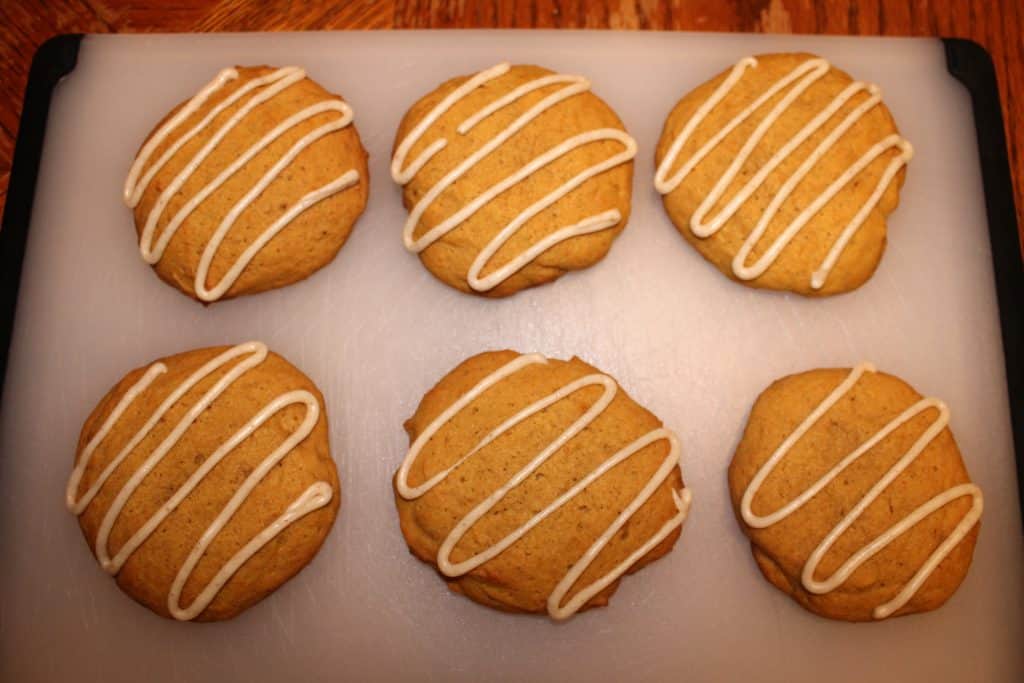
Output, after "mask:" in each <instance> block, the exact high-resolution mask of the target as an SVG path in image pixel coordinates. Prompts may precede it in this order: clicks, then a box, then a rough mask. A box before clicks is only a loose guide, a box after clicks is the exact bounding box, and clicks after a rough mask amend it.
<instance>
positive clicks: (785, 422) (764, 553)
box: [729, 363, 983, 621]
mask: <svg viewBox="0 0 1024 683" xmlns="http://www.w3.org/2000/svg"><path fill="white" fill-rule="evenodd" d="M948 420H949V411H948V409H947V407H946V406H945V404H943V403H942V402H941V401H939V400H937V399H932V398H929V399H923V398H922V397H921V395H920V394H918V393H917V392H916V391H915V390H914V389H913V388H911V387H910V386H909V385H908V384H907V383H906V382H904V381H903V380H901V379H899V378H897V377H893V376H892V375H887V374H885V373H882V372H877V371H875V369H874V368H873V367H872V366H871V365H870V364H867V363H863V364H861V365H858V366H857V367H855V368H853V369H852V370H850V369H829V370H811V371H809V372H804V373H801V374H798V375H791V376H789V377H784V378H782V379H780V380H777V381H776V382H774V383H773V384H772V385H771V386H770V387H768V388H767V389H766V390H765V391H764V392H763V393H762V394H761V395H760V396H759V397H758V399H757V401H756V402H755V403H754V407H753V409H752V410H751V412H750V418H749V420H748V422H747V426H746V429H745V431H744V433H743V438H742V440H741V441H740V444H739V446H738V447H737V449H736V454H735V456H734V457H733V460H732V463H731V464H730V465H729V493H730V496H731V498H732V503H733V506H734V508H735V510H736V516H737V519H738V520H739V522H740V526H741V527H742V529H743V532H744V533H745V534H746V535H747V536H748V537H749V538H750V544H751V548H752V550H753V553H754V559H755V560H756V562H757V565H758V567H759V568H760V569H761V572H762V573H763V574H764V576H765V578H767V579H768V580H769V581H770V582H771V583H772V584H774V585H775V586H776V587H777V588H778V589H779V590H781V591H783V592H785V593H787V594H788V595H790V596H791V597H792V598H793V599H795V600H796V601H797V602H798V603H799V604H801V605H802V606H804V607H805V608H807V609H808V610H810V611H812V612H814V613H816V614H820V615H821V616H825V617H829V618H832V619H844V620H847V621H869V620H872V619H883V618H886V617H888V616H892V615H896V616H900V615H905V614H913V613H915V612H925V611H928V610H933V609H936V608H938V607H940V606H941V605H942V604H943V603H945V602H946V600H947V599H948V598H949V597H950V596H951V595H952V594H953V593H954V592H955V591H956V589H957V588H958V587H959V586H960V583H961V582H962V581H963V579H964V577H965V576H966V574H967V570H968V567H969V566H970V564H971V558H972V556H973V553H974V545H975V541H976V540H977V536H978V528H979V524H978V521H979V519H980V517H981V512H982V509H983V499H982V494H981V490H980V489H979V488H978V487H977V486H975V485H974V484H972V483H971V480H970V477H969V476H968V474H967V469H966V468H965V466H964V463H963V460H962V459H961V457H960V451H959V449H958V448H957V445H956V441H955V440H954V439H953V434H952V433H951V432H950V430H949V428H948V426H947V424H948Z"/></svg>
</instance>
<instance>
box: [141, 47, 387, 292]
mask: <svg viewBox="0 0 1024 683" xmlns="http://www.w3.org/2000/svg"><path fill="white" fill-rule="evenodd" d="M366 159H367V155H366V151H365V150H364V149H363V146H362V143H361V142H360V141H359V133H358V132H357V131H356V129H355V126H354V125H352V110H351V108H350V107H349V106H348V104H346V103H345V102H344V101H343V100H342V99H341V98H340V97H338V96H337V95H332V94H331V93H329V92H327V91H326V90H324V89H323V88H322V87H321V86H320V85H318V84H317V83H315V82H314V81H312V80H310V79H309V78H307V77H306V74H305V71H303V70H302V69H300V68H298V67H285V68H281V69H276V68H273V67H268V66H258V67H241V66H239V67H235V68H229V69H224V70H223V71H221V72H220V73H219V74H217V76H216V78H214V80H213V81H211V82H210V83H209V84H207V85H206V86H205V87H204V88H203V89H202V90H201V91H200V92H199V93H197V94H196V95H195V96H193V97H192V98H191V99H189V100H187V101H185V102H182V103H181V104H179V105H178V106H177V107H175V108H174V109H173V110H172V111H171V112H170V113H169V114H168V115H167V116H166V117H165V118H164V119H163V120H162V121H161V122H160V123H159V124H157V126H156V127H155V128H154V129H153V131H152V132H151V133H150V134H149V136H148V137H147V139H146V141H145V142H144V143H143V145H142V147H141V148H140V149H139V152H138V154H137V156H136V158H135V161H134V163H133V164H132V167H131V170H130V171H129V175H128V179H127V180H126V181H125V188H124V200H125V203H126V204H127V205H128V206H129V207H131V208H132V209H133V210H134V217H135V227H136V231H137V233H138V236H139V248H140V252H141V253H142V257H143V259H144V260H145V261H146V262H147V263H150V264H151V265H152V266H153V268H154V270H156V273H157V275H159V276H160V278H161V279H162V280H164V281H165V282H167V283H168V284H170V285H173V286H174V287H177V288H178V289H180V290H181V291H182V292H184V293H185V294H187V295H188V296H190V297H192V298H193V299H196V300H198V301H202V302H204V303H208V302H212V301H216V300H218V299H228V298H232V297H236V296H241V295H243V294H253V293H256V292H262V291H264V290H268V289H274V288H276V287H283V286H285V285H289V284H292V283H294V282H298V281H299V280H303V279H305V278H307V277H309V276H310V275H311V274H312V273H314V272H315V271H317V270H319V269H320V268H322V267H323V266H325V265H327V264H328V263H329V262H330V261H331V260H332V259H333V258H334V256H335V254H337V253H338V250H339V249H341V246H342V245H343V244H344V243H345V240H346V239H347V238H348V235H349V233H350V232H351V230H352V226H353V225H354V224H355V222H356V219H357V218H359V215H360V214H361V213H362V212H363V209H364V208H365V207H366V199H367V194H368V192H369V174H368V171H367V165H366Z"/></svg>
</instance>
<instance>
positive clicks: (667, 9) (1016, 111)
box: [0, 0, 1024, 242]
mask: <svg viewBox="0 0 1024 683" xmlns="http://www.w3.org/2000/svg"><path fill="white" fill-rule="evenodd" d="M406 28H594V29H607V28H610V29H640V30H685V31H749V32H772V33H831V34H852V35H886V36H943V37H957V38H969V39H971V40H974V41H976V42H978V43H980V44H981V45H983V46H984V47H985V48H986V49H987V50H988V51H989V53H990V54H991V55H992V59H993V61H994V62H995V66H996V75H997V78H998V80H999V90H1000V95H1001V97H1002V103H1003V119H1004V121H1005V125H1006V128H1007V138H1008V140H1009V147H1010V150H1009V151H1010V164H1011V167H1012V170H1013V176H1014V180H1015V182H1014V191H1015V195H1016V202H1017V215H1018V223H1019V225H1020V229H1021V236H1022V242H1024V188H1022V183H1021V179H1022V178H1024V126H1021V125H1017V123H1018V122H1020V121H1021V120H1022V119H1024V37H1022V36H1024V0H671V1H670V2H657V1H656V0H493V1H491V2H473V1H472V0H454V1H450V2H440V1H438V0H384V1H382V2H368V1H364V0H353V1H350V2H345V1H344V0H342V1H341V2H338V1H335V2H329V1H325V0H307V1H305V2H303V1H302V0H292V1H287V0H271V1H264V2H259V1H246V0H219V2H210V1H203V0H175V1H173V2H169V1H167V0H163V1H161V0H133V1H130V2H119V1H118V0H44V1H39V2H28V1H26V0H0V69H2V71H0V73H2V74H3V78H2V80H0V95H2V96H3V98H4V101H5V102H6V103H7V104H6V106H5V107H3V109H2V110H0V205H2V204H3V203H4V201H5V200H6V196H7V180H8V176H9V174H10V168H11V154H12V152H13V146H14V140H15V137H16V135H17V131H18V117H19V116H20V114H21V99H22V94H23V92H24V89H25V82H26V80H27V78H28V70H29V65H30V63H31V60H32V55H33V54H34V53H35V50H36V48H37V47H39V45H40V44H42V43H43V41H45V40H46V39H47V38H50V37H51V36H54V35H58V34H60V33H111V32H155V31H161V32H168V31H170V32H195V31H272V30H307V29H308V30H326V29H406Z"/></svg>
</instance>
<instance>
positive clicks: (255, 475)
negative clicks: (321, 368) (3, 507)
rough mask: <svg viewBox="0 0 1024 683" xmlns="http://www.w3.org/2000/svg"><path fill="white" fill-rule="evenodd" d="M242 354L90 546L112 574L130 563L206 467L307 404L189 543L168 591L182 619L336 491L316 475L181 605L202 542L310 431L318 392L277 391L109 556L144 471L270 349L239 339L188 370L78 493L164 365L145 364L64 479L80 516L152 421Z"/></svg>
mask: <svg viewBox="0 0 1024 683" xmlns="http://www.w3.org/2000/svg"><path fill="white" fill-rule="evenodd" d="M243 356H244V358H243V359H242V360H240V361H238V362H237V363H236V364H235V365H234V366H233V367H231V369H230V370H228V372H227V373H225V374H224V376H223V377H221V378H220V379H219V380H218V381H217V382H216V383H215V384H214V385H213V386H212V387H210V388H209V389H208V390H207V391H206V393H204V394H203V395H202V397H201V398H200V399H199V400H198V401H196V403H195V404H193V405H192V407H191V408H189V410H188V412H187V413H185V415H184V417H182V418H181V420H180V421H179V422H178V423H177V424H176V425H175V426H174V428H173V429H172V430H171V432H170V433H169V434H168V435H167V436H166V437H165V438H164V440H163V441H161V442H160V444H159V445H157V446H156V447H155V448H154V449H153V451H152V452H151V453H150V455H149V456H148V457H147V458H146V459H145V461H143V463H142V464H141V465H140V466H139V468H138V469H137V470H135V472H134V473H133V474H132V475H131V477H130V478H129V479H128V481H127V482H126V483H125V484H124V486H122V488H121V489H120V490H119V491H118V493H117V496H116V497H115V498H114V502H113V503H112V504H111V505H110V507H109V508H108V509H107V512H106V514H105V515H104V517H103V520H102V522H101V523H100V529H99V533H98V534H97V537H96V542H95V551H96V557H97V559H98V560H99V563H100V566H102V567H103V569H104V570H105V571H106V572H107V573H109V574H111V575H114V574H117V573H118V572H119V571H120V570H121V567H123V566H124V563H125V562H127V561H128V558H129V557H131V555H132V554H133V553H134V552H135V551H136V550H138V548H139V547H140V546H141V545H142V544H143V543H144V542H145V541H146V539H147V538H149V536H150V535H151V534H152V533H153V532H154V531H155V530H156V528H157V527H158V526H159V525H160V524H161V523H162V522H163V521H164V520H165V519H166V518H167V516H168V515H170V514H171V513H172V512H174V510H175V509H176V508H177V507H178V505H180V504H181V502H182V501H183V500H184V499H185V498H186V497H187V496H188V495H189V494H190V493H191V492H192V491H193V490H194V489H195V487H196V486H198V485H199V483H200V482H201V481H202V480H203V478H204V477H206V475H207V474H209V472H210V470H212V469H213V468H214V467H215V466H216V465H217V463H219V462H220V461H221V460H223V459H224V458H225V457H226V456H227V455H228V454H229V453H230V452H231V451H232V450H234V449H235V447H237V446H238V445H239V444H240V443H242V442H243V441H245V440H246V439H247V438H249V436H251V435H252V434H253V432H255V431H256V430H257V429H259V427H260V426H261V425H263V424H264V423H265V422H266V421H267V420H269V419H270V418H272V417H273V416H274V415H276V414H277V413H279V412H280V411H282V410H284V409H285V408H287V407H288V406H291V405H299V404H301V405H304V406H305V407H306V411H305V417H304V418H303V420H302V422H301V423H300V425H299V426H298V428H297V429H296V430H295V431H293V432H292V433H291V434H290V435H289V436H288V437H287V438H286V439H285V440H284V441H283V442H282V443H281V444H280V445H279V446H278V447H277V448H276V449H275V450H274V451H273V452H272V453H270V455H268V456H267V457H266V458H264V459H263V460H262V461H261V462H260V464H259V465H258V466H257V467H256V468H255V469H254V470H253V471H252V472H251V473H250V474H249V475H248V476H247V477H246V479H245V481H243V482H242V484H241V486H239V488H238V490H237V491H236V492H235V493H234V495H233V496H232V497H231V500H229V501H228V503H227V504H226V505H225V506H224V508H223V509H222V510H221V511H220V513H219V514H218V515H217V516H216V517H215V518H214V520H213V522H211V523H210V525H209V527H207V529H206V530H205V531H204V532H203V534H202V536H201V537H200V538H199V540H197V541H196V544H195V545H194V546H193V548H192V551H191V553H190V554H189V556H188V558H187V559H186V560H185V563H184V564H183V565H182V567H181V568H180V569H179V570H178V574H177V575H176V576H175V579H174V583H173V584H172V586H171V590H170V593H169V594H168V596H167V609H168V611H169V612H170V613H171V615H172V616H173V617H174V618H175V619H179V620H183V621H187V620H190V619H194V618H195V617H197V616H198V615H199V614H201V613H202V611H203V610H204V609H206V608H207V607H208V606H209V604H210V603H211V602H212V601H213V599H214V598H215V597H216V596H217V593H218V592H219V591H220V590H221V588H223V586H224V584H225V583H227V581H228V580H229V579H230V578H231V576H232V575H233V574H234V573H235V572H236V571H238V569H239V568H240V567H241V566H242V565H243V564H245V563H246V561H248V560H249V558H251V557H252V556H253V555H255V554H256V553H257V552H258V551H259V550H260V548H262V547H263V546H264V545H266V544H267V543H268V542H270V541H271V540H272V539H273V538H274V537H276V536H277V535H278V534H280V533H281V532H282V531H284V530H285V529H286V528H287V527H288V526H289V525H291V524H292V523H293V522H295V521H297V520H299V519H300V518H302V517H303V516H305V515H307V514H309V513H310V512H312V511H314V510H317V509H319V508H322V507H324V506H325V505H327V504H328V503H329V502H330V501H331V498H332V497H333V495H334V491H333V489H332V487H331V485H330V484H329V483H327V482H325V481H318V482H316V483H315V484H313V485H312V486H310V487H309V488H307V489H306V490H305V491H304V492H303V493H302V494H301V495H300V496H299V497H298V498H296V499H295V501H294V502H292V504H291V505H290V506H288V509H287V510H285V512H284V513H283V514H282V515H281V516H280V517H278V518H277V519H276V520H274V522H273V523H271V524H270V526H268V527H267V528H265V529H264V530H263V531H261V532H260V533H259V534H257V535H256V536H255V537H254V538H253V539H252V540H251V541H249V543H247V544H246V545H245V546H244V547H243V548H242V549H241V550H239V551H238V552H236V553H235V554H234V555H233V556H232V557H231V559H230V560H228V562H227V563H226V564H225V565H224V566H223V567H221V569H220V570H219V571H218V573H217V574H216V575H215V576H214V578H213V579H212V580H211V581H210V582H209V583H208V584H207V585H206V586H205V587H204V588H203V590H202V591H201V592H200V593H199V595H198V596H196V598H195V600H193V601H192V604H191V605H188V606H187V607H182V606H181V604H180V598H181V591H182V588H184V586H185V583H186V582H187V581H188V578H189V577H190V576H191V575H192V571H193V570H194V569H195V567H196V565H197V564H198V563H199V560H200V559H201V558H202V556H203V554H204V553H205V552H206V550H207V548H209V546H210V544H211V543H212V542H213V541H214V539H215V538H216V537H217V534H219V533H220V532H221V530H222V529H223V528H224V526H225V525H226V524H227V523H228V522H229V521H230V520H231V518H232V516H233V515H234V514H235V512H237V511H238V508H239V507H241V505H242V504H243V503H244V502H245V500H246V499H247V498H248V497H249V495H250V494H251V493H252V492H253V490H254V489H255V488H256V486H257V485H258V484H259V483H260V482H261V481H262V480H263V478H264V477H265V476H266V475H267V473H268V472H270V470H271V469H273V468H274V466H275V465H277V463H279V462H280V461H281V460H282V459H283V458H284V457H285V456H287V455H288V453H290V452H291V451H292V450H293V449H294V448H295V447H296V446H297V445H298V444H300V443H301V442H302V441H303V440H304V439H305V438H306V437H307V436H309V434H310V433H311V432H312V431H313V427H314V426H315V425H316V422H317V420H318V419H319V417H320V404H319V403H318V401H317V399H316V397H315V396H313V394H311V393H310V392H308V391H306V390H297V391H289V392H286V393H284V394H281V395H280V396H278V397H276V398H275V399H273V400H272V401H270V402H269V403H268V404H267V405H266V406H264V407H263V408H262V409H261V410H260V411H259V412H258V413H257V414H256V415H254V416H253V417H252V418H251V419H250V420H249V421H248V422H246V423H245V424H244V425H243V426H242V427H241V428H240V429H239V430H238V431H237V432H235V433H234V434H233V435H232V436H231V437H230V438H228V440H227V441H225V442H224V443H223V444H221V446H220V447H218V448H217V450H216V451H214V452H213V454H212V455H210V456H209V457H208V458H206V459H205V460H204V461H203V463H202V464H201V465H200V466H199V468H198V469H197V470H196V471H195V472H193V473H192V475H191V476H189V478H188V480H187V481H186V482H185V483H184V484H182V486H181V488H179V489H178V490H177V491H175V492H174V495H172V496H171V497H170V499H168V500H167V502H166V503H164V504H163V505H162V506H161V507H160V508H159V509H158V510H157V511H156V512H155V513H154V514H153V516H152V517H150V518H149V519H148V520H147V521H146V522H145V523H144V524H143V525H142V526H141V527H140V528H139V529H138V530H136V531H135V532H134V533H133V534H132V536H131V538H129V539H128V540H127V541H126V542H125V543H124V545H123V546H121V548H120V550H118V551H117V553H116V554H115V555H114V556H113V557H111V556H110V550H109V547H108V542H109V539H110V532H111V530H112V529H113V527H114V524H115V523H116V522H117V519H118V517H119V516H120V514H121V511H122V510H123V509H124V506H125V505H126V504H127V502H128V500H129V498H131V496H132V494H133V493H135V491H136V490H137V489H138V487H139V486H140V485H141V484H142V482H143V481H144V480H145V479H146V477H147V476H149V475H150V474H151V473H152V472H153V470H154V469H155V468H156V466H157V465H158V464H159V463H160V462H161V461H162V460H163V458H164V456H166V455H167V453H168V452H169V451H170V450H171V449H172V448H173V447H174V445H175V444H176V443H178V440H179V439H180V438H181V437H182V435H183V434H184V433H185V432H186V431H187V430H188V428H189V427H191V426H192V424H193V423H194V422H195V421H196V419H197V418H198V417H199V416H200V415H201V414H202V413H203V412H204V411H205V410H206V409H207V408H209V406H210V404H212V403H213V402H214V401H215V400H216V399H217V398H218V397H219V396H221V394H223V393H224V392H225V391H226V390H227V389H228V388H229V387H230V386H231V385H232V384H233V383H234V382H235V380H237V379H238V378H239V377H240V376H242V375H243V374H244V373H246V372H248V371H249V370H250V369H252V368H254V367H256V366H257V365H259V364H260V363H262V362H263V361H264V359H265V358H266V357H267V347H266V346H265V345H264V344H262V343H260V342H247V343H245V344H239V345H238V346H235V347H232V348H230V349H228V350H227V351H224V352H223V353H221V354H220V355H218V356H217V357H215V358H213V359H212V360H210V361H209V362H207V363H206V364H205V365H203V366H202V367H201V368H199V369H198V370H196V371H195V372H194V373H192V374H191V375H190V376H189V377H188V378H187V379H185V380H184V381H183V382H182V383H181V384H179V385H178V386H177V387H176V388H175V389H174V391H172V392H171V393H170V395H168V396H167V398H166V399H164V401H163V402H162V403H161V404H160V406H159V407H158V408H157V409H156V411H155V412H154V413H153V414H152V415H151V416H150V417H149V419H148V420H147V421H146V423H145V424H143V426H142V427H141V428H140V429H139V431H138V432H136V433H135V435H134V436H133V437H132V438H131V439H130V440H129V441H128V443H127V444H125V446H124V448H122V449H121V451H120V452H119V453H118V454H117V455H116V456H115V457H114V458H113V459H112V460H111V461H110V463H109V464H108V465H107V466H106V467H105V468H104V469H103V471H102V472H101V473H100V475H99V476H98V477H97V478H96V480H95V481H94V482H93V484H92V486H90V487H89V489H88V490H87V491H86V492H85V493H84V494H82V495H81V496H79V494H78V489H79V484H80V483H81V480H82V476H83V474H84V473H85V469H86V467H88V465H89V462H90V461H91V459H92V456H93V453H94V451H95V450H96V448H97V447H98V446H99V444H100V443H102V442H103V440H104V439H106V437H107V435H108V434H109V433H110V430H111V429H112V428H113V426H114V425H115V424H116V423H117V421H118V420H119V419H121V416H122V415H123V414H124V412H125V410H127V408H128V407H129V406H130V405H131V404H132V403H133V402H134V401H135V399H136V398H138V396H139V395H140V394H142V393H143V392H144V391H146V389H147V388H148V387H149V386H150V385H151V384H152V383H153V381H154V380H155V379H156V378H157V377H159V376H160V375H162V374H164V373H165V372H167V366H166V365H164V364H163V363H154V364H153V365H152V366H150V368H149V369H148V370H146V372H145V374H143V376H142V378H141V379H139V381H138V382H136V383H135V384H134V385H132V386H131V388H129V389H128V391H126V392H125V394H124V396H122V397H121V400H120V401H118V403H117V405H116V406H115V407H114V409H113V410H112V411H111V413H110V415H109V416H108V417H107V419H106V421H104V423H103V425H102V426H101V427H100V429H99V431H97V432H96V435H95V436H94V437H93V438H92V439H91V440H90V441H89V443H88V444H87V445H86V446H85V448H84V449H83V450H82V454H81V457H79V459H78V463H76V465H75V468H74V470H73V471H72V472H71V477H70V479H69V480H68V485H67V491H66V498H65V502H66V503H67V507H68V509H69V510H70V511H71V512H72V513H74V514H75V515H81V514H82V513H83V512H84V511H85V509H86V508H87V507H88V506H89V504H90V503H91V502H92V500H93V499H94V498H95V496H96V494H97V493H99V491H100V489H101V488H102V487H103V485H104V484H105V483H106V481H107V480H108V479H109V477H110V476H111V475H112V474H113V473H114V471H115V470H116V469H117V468H118V466H119V465H120V464H121V463H122V462H123V461H124V459H125V458H127V457H128V455H129V454H131V453H132V452H133V451H134V450H135V448H136V447H137V446H138V445H139V443H140V442H141V441H142V440H143V439H145V438H146V437H147V436H148V435H149V434H150V432H151V431H152V430H153V428H154V427H155V426H156V425H157V423H159V422H160V421H161V420H162V419H163V417H164V415H166V414H167V412H168V411H169V410H170V409H171V408H173V407H174V406H175V405H177V403H178V402H179V401H180V400H181V399H182V397H183V396H184V395H185V394H186V393H188V392H189V391H190V390H191V389H192V388H193V387H195V386H196V385H197V384H198V383H200V382H201V381H203V379H205V378H206V377H208V376H209V375H211V374H212V373H214V372H216V371H217V370H218V369H219V368H221V367H223V366H224V365H226V364H228V363H229V362H231V361H233V360H235V359H236V358H239V357H243Z"/></svg>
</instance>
